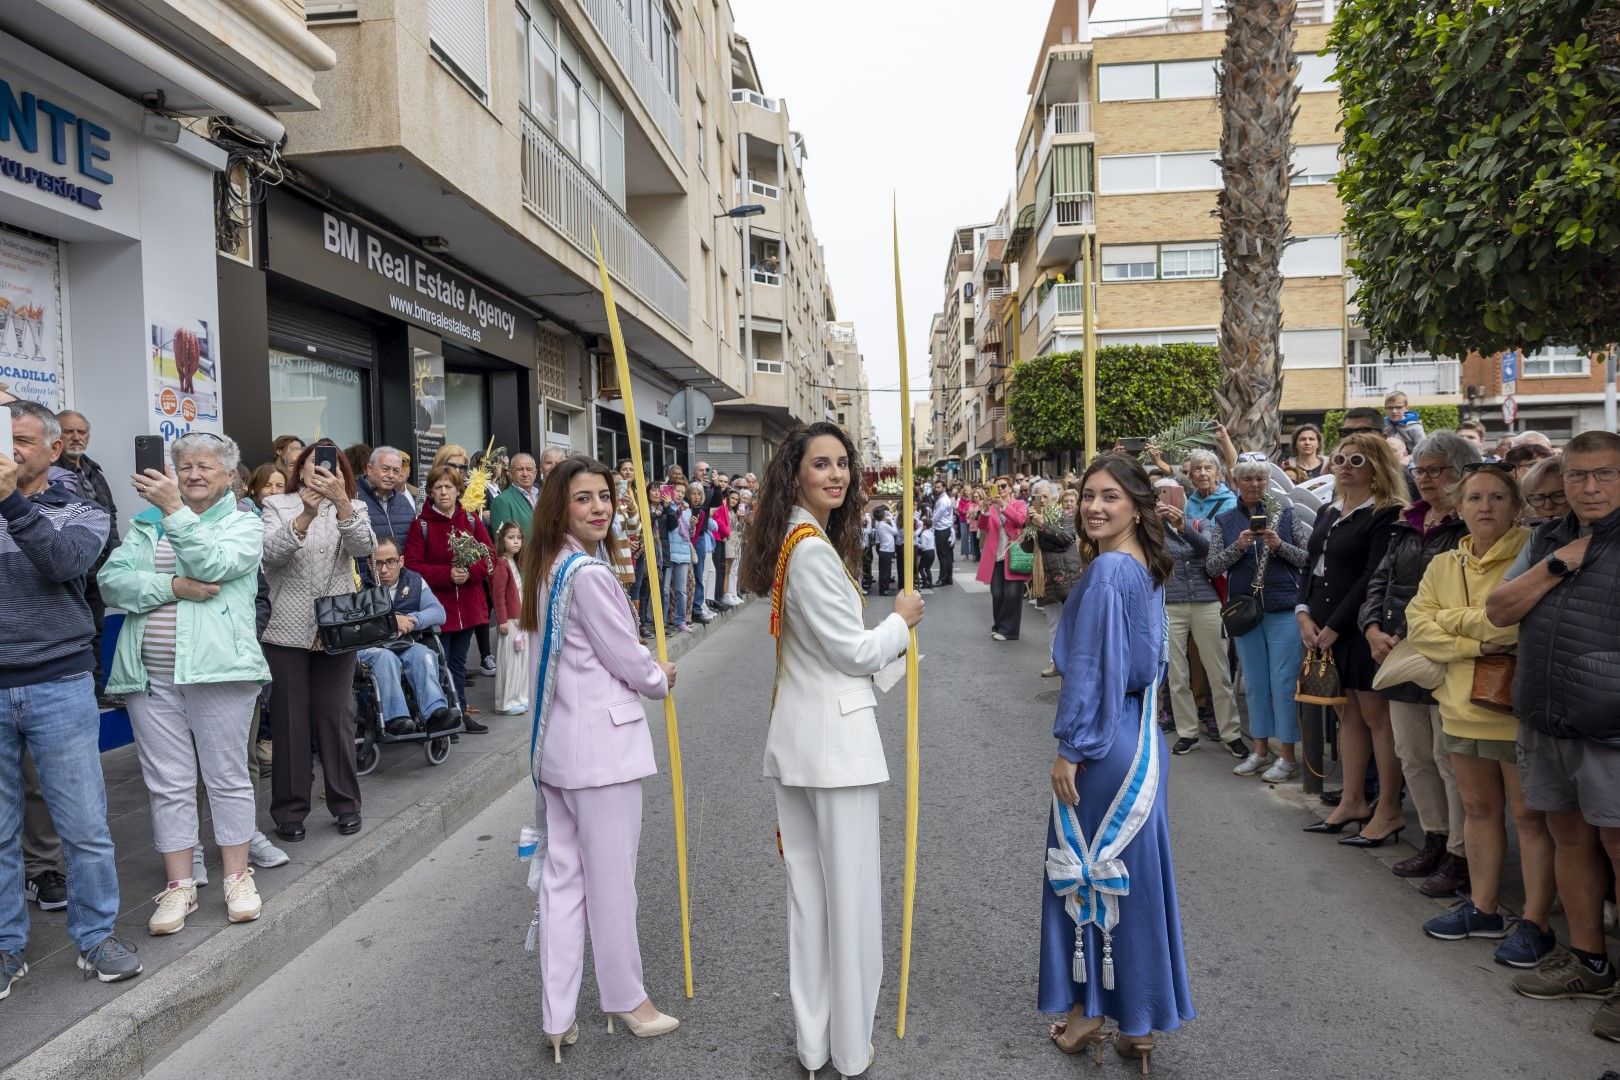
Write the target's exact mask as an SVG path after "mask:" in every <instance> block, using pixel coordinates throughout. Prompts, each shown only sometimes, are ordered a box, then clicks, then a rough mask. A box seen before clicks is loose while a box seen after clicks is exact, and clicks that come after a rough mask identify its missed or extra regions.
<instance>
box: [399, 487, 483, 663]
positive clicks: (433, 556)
mask: <svg viewBox="0 0 1620 1080" xmlns="http://www.w3.org/2000/svg"><path fill="white" fill-rule="evenodd" d="M452 530H453V531H455V532H458V533H469V534H471V535H472V536H473V537H475V538H476V539H477V540H478V542H479V543H481V544H483V545H484V546H485V547H486V548H488V549H489V550H490V551H494V550H495V542H494V541H493V540H491V539H490V538H489V530H488V529H486V528H484V523H483V522H482V521H480V520H478V519H477V518H475V517H473V516H471V515H469V514H468V513H467V511H465V510H463V509H462V508H461V507H460V506H457V507H456V511H455V513H454V514H452V515H450V516H449V517H446V516H445V515H444V514H442V513H440V512H439V509H438V507H436V506H434V505H433V504H432V503H429V504H428V505H426V506H424V507H423V508H422V512H421V513H420V514H418V515H417V517H416V520H415V521H414V522H412V523H411V531H410V533H409V535H407V536H406V537H405V552H404V558H405V565H406V566H408V567H409V568H411V569H412V570H415V571H416V572H417V573H418V574H421V575H422V580H424V581H426V582H427V583H428V586H429V587H430V588H431V589H432V590H433V595H434V596H437V597H438V598H439V603H441V604H443V605H444V627H443V629H444V632H445V633H447V634H453V633H455V632H456V631H458V630H466V629H469V628H471V627H474V626H483V625H485V624H486V623H488V622H489V601H488V600H487V599H486V598H485V596H484V582H485V581H486V580H488V578H489V574H490V564H491V562H493V559H492V558H485V559H479V560H478V561H477V562H475V563H473V564H472V565H471V566H469V567H467V582H466V584H464V585H457V584H455V583H454V582H452V581H451V580H450V565H451V564H450V557H451V552H450V533H451V531H452Z"/></svg>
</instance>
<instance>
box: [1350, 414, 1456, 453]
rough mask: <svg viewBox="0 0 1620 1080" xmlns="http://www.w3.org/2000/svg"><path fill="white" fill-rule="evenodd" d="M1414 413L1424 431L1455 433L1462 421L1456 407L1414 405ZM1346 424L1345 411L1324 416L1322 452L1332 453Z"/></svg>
mask: <svg viewBox="0 0 1620 1080" xmlns="http://www.w3.org/2000/svg"><path fill="white" fill-rule="evenodd" d="M1412 411H1413V412H1415V413H1417V414H1418V419H1419V420H1421V421H1422V422H1423V430H1424V431H1426V432H1428V433H1430V434H1433V433H1434V432H1436V431H1455V430H1456V428H1457V425H1458V424H1459V423H1460V422H1461V421H1462V417H1461V415H1460V414H1459V413H1458V411H1457V406H1455V405H1414V406H1413V407H1412ZM1343 423H1344V410H1343V409H1332V410H1330V411H1328V412H1326V413H1324V414H1323V415H1322V452H1323V453H1330V452H1332V450H1333V447H1334V446H1335V445H1336V444H1337V443H1338V441H1339V425H1341V424H1343Z"/></svg>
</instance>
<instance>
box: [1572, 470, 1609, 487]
mask: <svg viewBox="0 0 1620 1080" xmlns="http://www.w3.org/2000/svg"><path fill="white" fill-rule="evenodd" d="M1588 477H1590V478H1591V479H1593V480H1596V481H1597V482H1598V483H1600V484H1612V483H1614V482H1615V481H1616V480H1620V469H1614V468H1608V467H1605V468H1602V469H1565V470H1564V486H1565V487H1580V486H1581V485H1582V484H1585V483H1586V481H1587V478H1588Z"/></svg>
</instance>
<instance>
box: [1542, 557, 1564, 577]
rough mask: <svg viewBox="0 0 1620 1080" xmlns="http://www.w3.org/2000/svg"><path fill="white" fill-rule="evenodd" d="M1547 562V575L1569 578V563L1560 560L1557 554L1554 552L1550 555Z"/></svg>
mask: <svg viewBox="0 0 1620 1080" xmlns="http://www.w3.org/2000/svg"><path fill="white" fill-rule="evenodd" d="M1546 562H1547V573H1549V574H1551V575H1552V576H1553V577H1568V576H1569V563H1567V562H1565V561H1564V560H1563V559H1560V558H1559V557H1558V553H1557V552H1553V553H1552V554H1551V555H1548V556H1547V559H1546Z"/></svg>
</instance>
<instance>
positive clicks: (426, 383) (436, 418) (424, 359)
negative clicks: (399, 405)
mask: <svg viewBox="0 0 1620 1080" xmlns="http://www.w3.org/2000/svg"><path fill="white" fill-rule="evenodd" d="M411 405H412V406H413V409H414V411H415V414H416V420H415V424H414V427H415V430H416V458H415V460H414V464H415V466H416V483H417V485H418V486H419V487H422V488H424V489H425V488H426V487H427V478H428V473H429V472H431V471H432V469H433V455H435V454H437V453H438V452H439V447H441V446H443V445H444V429H445V425H444V420H445V402H444V357H442V356H437V355H435V354H433V353H430V352H426V351H424V350H422V349H416V350H414V355H413V356H412V358H411Z"/></svg>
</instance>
